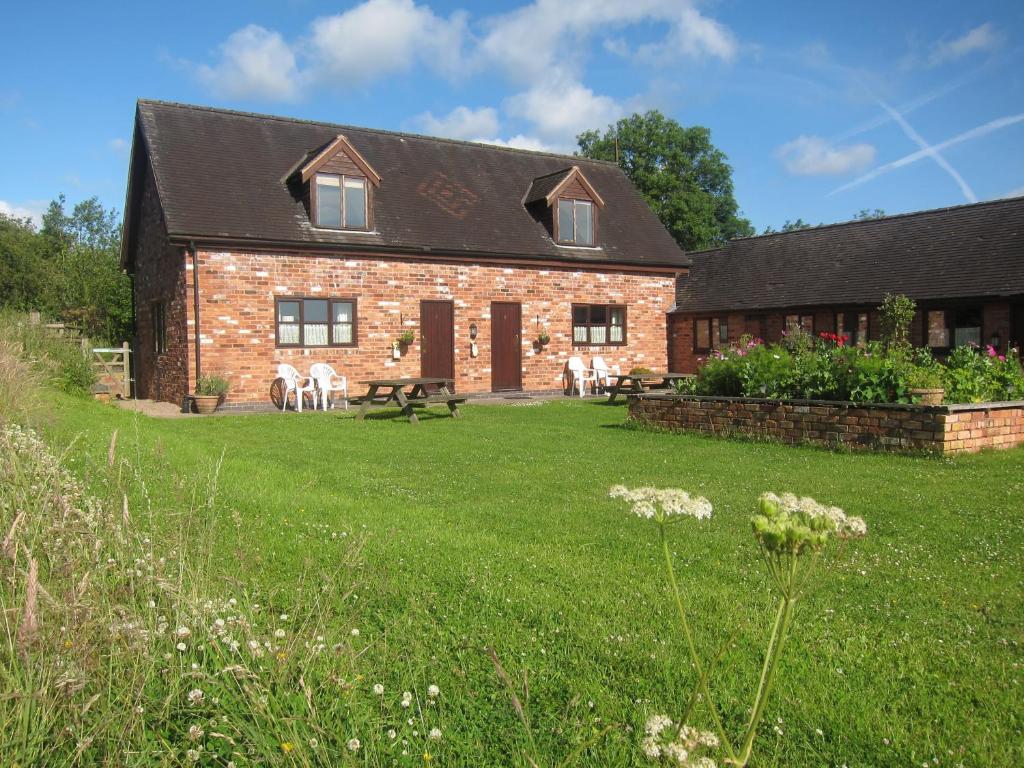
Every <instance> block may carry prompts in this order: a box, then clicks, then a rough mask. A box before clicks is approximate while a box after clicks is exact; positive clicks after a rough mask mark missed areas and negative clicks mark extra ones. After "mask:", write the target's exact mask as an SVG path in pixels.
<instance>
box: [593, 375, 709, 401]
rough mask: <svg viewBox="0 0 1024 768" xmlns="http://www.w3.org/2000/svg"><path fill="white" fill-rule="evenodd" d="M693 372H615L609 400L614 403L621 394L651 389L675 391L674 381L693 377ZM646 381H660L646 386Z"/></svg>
mask: <svg viewBox="0 0 1024 768" xmlns="http://www.w3.org/2000/svg"><path fill="white" fill-rule="evenodd" d="M693 375H694V374H692V373H653V372H652V373H613V374H611V378H612V380H613V381H612V384H611V386H610V387H608V402H609V403H614V402H615V398H617V397H618V396H619V395H640V394H643V393H644V392H651V391H658V390H664V391H673V390H672V382H673V381H677V380H678V379H689V378H692V377H693ZM645 382H658V383H656V384H654V385H653V386H651V385H648V386H647V387H646V388H645V386H644V384H645Z"/></svg>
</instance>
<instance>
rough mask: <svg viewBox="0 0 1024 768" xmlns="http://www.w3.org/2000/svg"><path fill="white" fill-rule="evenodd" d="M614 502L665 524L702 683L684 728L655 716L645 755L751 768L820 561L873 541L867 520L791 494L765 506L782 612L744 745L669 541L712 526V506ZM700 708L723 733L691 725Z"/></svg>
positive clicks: (641, 499) (632, 493) (669, 500)
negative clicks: (720, 754)
mask: <svg viewBox="0 0 1024 768" xmlns="http://www.w3.org/2000/svg"><path fill="white" fill-rule="evenodd" d="M609 496H611V498H613V499H622V500H624V501H626V502H627V503H629V504H630V506H631V508H632V511H633V514H635V515H637V516H638V517H641V518H644V519H648V520H653V521H654V522H656V523H657V524H658V529H659V532H660V534H661V548H662V554H663V555H664V558H665V569H666V572H667V574H668V581H669V586H670V589H671V592H672V597H673V598H674V600H675V604H676V610H677V611H678V613H679V621H680V626H681V627H682V630H683V635H684V636H685V638H686V646H687V649H688V651H689V654H690V663H691V664H692V666H693V670H694V674H695V675H696V677H697V680H696V682H695V684H694V687H693V692H692V694H691V695H690V698H689V701H688V702H687V705H686V708H685V711H684V714H683V716H682V718H681V719H680V720H679V721H678V722H676V721H674V720H672V718H670V717H668V716H667V715H654V716H652V717H650V718H649V719H648V720H647V724H646V726H645V728H644V738H643V741H642V742H641V751H642V752H643V753H644V755H645V756H646V757H648V758H650V759H651V760H664V761H666V762H669V763H671V764H673V765H681V766H686V767H687V768H715V766H716V765H717V763H716V762H715V760H714V757H713V755H714V753H715V751H716V750H718V749H721V750H722V751H724V752H725V760H724V762H725V763H726V764H728V765H732V766H738V767H739V768H743V766H746V765H747V764H748V763H749V762H750V758H751V754H752V753H753V746H754V738H755V736H756V735H757V729H758V725H759V724H760V722H761V719H762V717H763V715H764V710H765V706H766V704H767V701H768V696H769V695H770V694H771V690H772V687H773V685H774V682H775V678H776V675H777V673H778V668H779V660H780V659H781V658H782V651H783V649H784V647H785V644H786V639H787V638H788V636H789V632H790V629H791V625H792V620H793V613H794V610H795V608H796V604H797V602H798V601H799V600H800V598H801V597H803V595H804V593H805V591H806V590H807V588H808V586H809V585H810V584H811V583H812V578H811V577H812V574H813V572H814V568H815V566H816V565H817V563H818V558H819V556H820V555H821V553H822V552H823V551H824V549H825V547H826V546H827V545H828V543H829V541H830V540H832V539H840V540H843V539H852V538H859V537H861V536H864V535H866V534H867V524H866V523H865V522H864V520H863V519H862V518H860V517H854V516H852V515H847V514H846V512H844V511H843V510H842V509H840V508H839V507H834V506H828V505H825V504H820V503H818V502H817V501H815V500H814V499H812V498H809V497H804V498H798V497H797V496H795V495H793V494H791V493H784V494H782V495H776V494H774V493H765V494H763V495H762V496H761V498H760V499H758V505H757V511H756V513H755V514H754V516H753V517H752V518H751V526H752V527H753V532H754V538H755V539H756V540H757V545H758V548H759V549H760V552H761V559H762V561H763V562H764V564H765V567H766V568H767V570H768V575H769V576H770V579H769V583H770V585H771V586H772V589H773V591H774V592H775V594H776V596H777V600H778V607H777V610H776V614H775V623H774V625H773V627H772V632H771V636H770V637H769V639H768V645H767V648H766V650H765V655H764V663H763V666H762V668H761V678H760V680H759V682H758V686H757V691H756V693H755V695H754V700H753V705H752V706H751V715H750V719H749V721H748V723H747V727H746V730H745V732H744V734H743V736H742V739H741V740H740V741H738V742H735V743H734V742H732V741H731V740H730V739H729V735H728V734H727V733H726V732H725V729H724V727H723V725H722V718H721V716H720V715H719V712H718V705H717V703H716V701H715V699H714V698H713V696H712V694H711V687H710V683H709V680H710V677H711V673H712V671H713V668H714V665H715V663H716V662H717V658H715V659H712V660H711V662H710V663H708V662H706V661H705V660H704V659H702V658H701V657H700V656H699V655H698V653H697V650H696V644H695V642H694V639H693V630H692V629H691V627H690V623H689V620H688V618H687V613H686V607H685V605H684V603H683V598H682V594H681V592H680V590H679V586H678V584H677V582H676V574H675V568H674V566H673V563H672V555H671V552H670V550H669V546H668V537H667V529H668V526H669V525H670V524H672V523H676V522H678V521H680V520H683V519H685V518H686V517H692V518H695V519H697V520H708V519H710V517H711V513H712V507H711V502H709V501H708V500H707V499H705V498H702V497H692V496H690V495H689V494H688V493H686V492H685V491H683V490H680V489H677V488H636V489H630V488H627V487H625V486H622V485H616V486H613V487H612V488H611V489H610V491H609ZM700 701H703V702H704V703H705V705H706V706H707V708H708V710H709V714H710V716H711V719H712V720H713V722H714V725H715V732H710V731H701V730H699V729H697V728H695V727H693V726H692V725H689V724H688V721H689V719H690V716H691V715H692V714H693V711H694V709H695V708H696V705H697V703H698V702H700Z"/></svg>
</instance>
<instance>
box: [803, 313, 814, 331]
mask: <svg viewBox="0 0 1024 768" xmlns="http://www.w3.org/2000/svg"><path fill="white" fill-rule="evenodd" d="M800 327H801V328H803V329H804V331H805V332H807V333H814V316H813V315H800Z"/></svg>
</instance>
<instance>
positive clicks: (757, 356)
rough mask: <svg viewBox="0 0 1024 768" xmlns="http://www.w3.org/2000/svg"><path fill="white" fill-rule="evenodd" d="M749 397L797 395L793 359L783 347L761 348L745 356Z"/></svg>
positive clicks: (744, 373) (745, 390) (743, 374)
mask: <svg viewBox="0 0 1024 768" xmlns="http://www.w3.org/2000/svg"><path fill="white" fill-rule="evenodd" d="M740 375H741V378H742V381H743V395H744V396H745V397H768V398H772V399H777V400H779V399H783V398H787V397H792V396H793V392H794V389H793V382H794V380H795V378H796V372H795V370H794V364H793V356H792V355H791V354H790V353H789V351H788V350H787V349H786V348H785V347H782V346H771V347H768V346H764V345H759V346H756V347H753V348H752V349H750V351H749V352H747V354H746V356H745V357H744V365H743V369H742V371H741V374H740Z"/></svg>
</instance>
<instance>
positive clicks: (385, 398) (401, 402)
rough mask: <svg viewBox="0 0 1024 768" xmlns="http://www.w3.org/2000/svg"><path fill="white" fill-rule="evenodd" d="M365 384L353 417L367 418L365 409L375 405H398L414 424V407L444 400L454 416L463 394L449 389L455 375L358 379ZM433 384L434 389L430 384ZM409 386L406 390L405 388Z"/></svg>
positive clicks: (376, 406) (452, 384)
mask: <svg viewBox="0 0 1024 768" xmlns="http://www.w3.org/2000/svg"><path fill="white" fill-rule="evenodd" d="M359 383H360V384H365V385H367V387H368V389H367V392H366V394H365V395H363V396H362V397H360V398H358V402H359V412H358V413H357V414H356V420H357V421H362V420H363V419H364V418H366V413H367V411H369V410H370V408H371V407H375V408H389V407H393V408H401V409H402V414H403V415H405V416H406V417H408V419H409V423H411V424H416V423H417V422H418V421H419V420H418V419H417V418H416V412H415V410H414V409H415V408H420V407H425V406H428V405H437V404H440V403H444V404H446V405H447V406H448V411H449V412H450V413H451V415H452V417H453V418H456V419H457V418H459V417H460V416H461V415H462V414H460V413H459V403H464V402H466V398H464V397H458V396H457V395H455V394H454V393H453V392H452V391H451V390H452V387H454V386H455V380H454V379H440V378H431V377H422V378H415V379H370V380H369V381H361V382H359ZM433 387H436V389H434V390H433V391H431V388H433ZM407 388H408V391H406V389H407Z"/></svg>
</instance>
